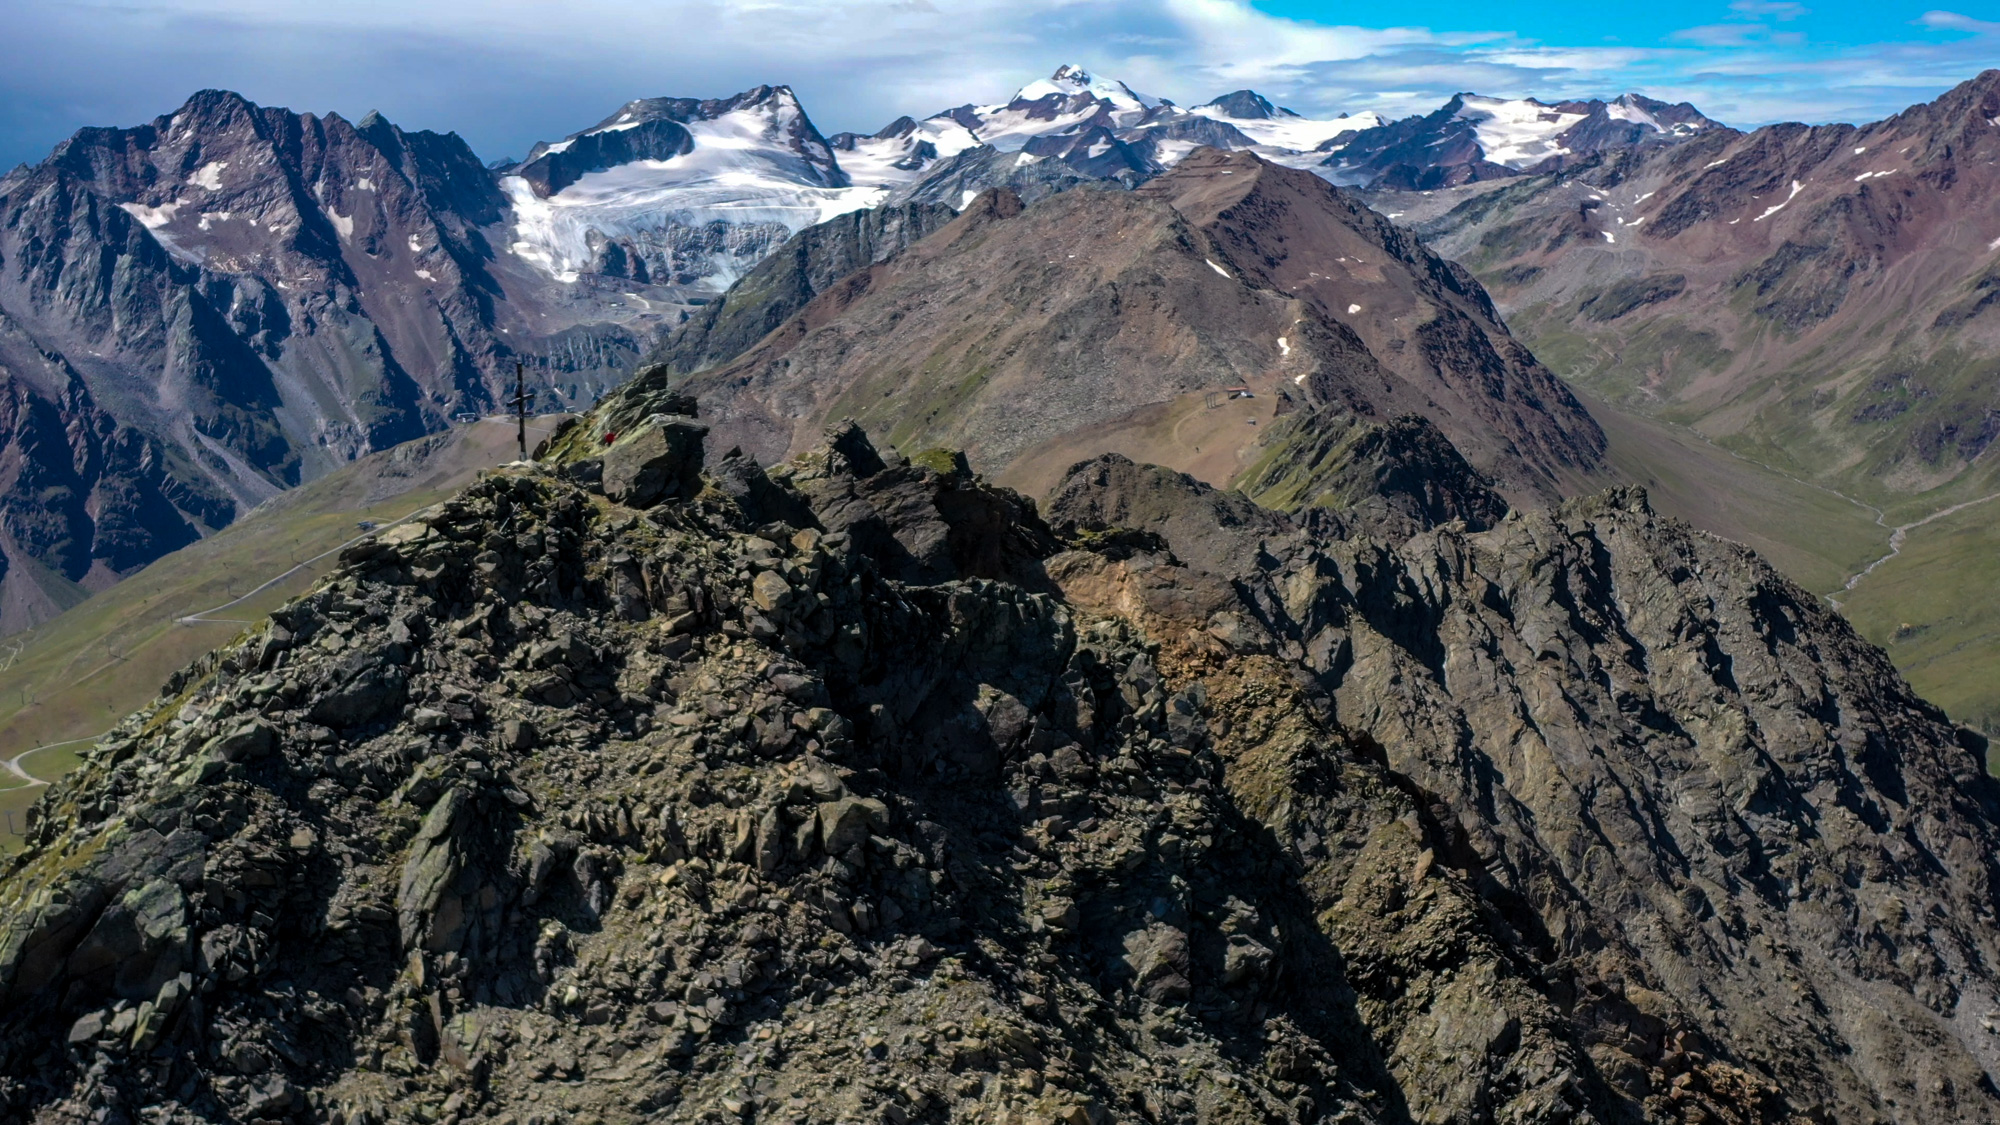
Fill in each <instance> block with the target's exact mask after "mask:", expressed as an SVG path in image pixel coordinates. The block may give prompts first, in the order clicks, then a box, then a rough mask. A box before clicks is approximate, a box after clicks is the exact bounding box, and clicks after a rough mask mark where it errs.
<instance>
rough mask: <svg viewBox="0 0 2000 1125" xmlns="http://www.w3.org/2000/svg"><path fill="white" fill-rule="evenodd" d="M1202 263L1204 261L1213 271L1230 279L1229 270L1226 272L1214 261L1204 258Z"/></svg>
mask: <svg viewBox="0 0 2000 1125" xmlns="http://www.w3.org/2000/svg"><path fill="white" fill-rule="evenodd" d="M1202 261H1204V262H1208V268H1209V269H1212V270H1214V271H1215V272H1216V273H1219V274H1221V275H1222V276H1224V277H1229V271H1228V270H1226V269H1223V268H1222V267H1221V266H1218V265H1216V264H1215V262H1214V261H1212V260H1210V259H1208V258H1203V259H1202ZM1230 280H1232V281H1233V280H1235V279H1234V278H1231V279H1230Z"/></svg>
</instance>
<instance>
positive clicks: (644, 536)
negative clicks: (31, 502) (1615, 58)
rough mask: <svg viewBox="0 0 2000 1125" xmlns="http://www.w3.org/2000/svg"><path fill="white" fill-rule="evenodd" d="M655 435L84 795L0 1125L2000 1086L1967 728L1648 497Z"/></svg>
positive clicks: (169, 702)
mask: <svg viewBox="0 0 2000 1125" xmlns="http://www.w3.org/2000/svg"><path fill="white" fill-rule="evenodd" d="M660 405H661V406H662V407H666V408H671V409H673V410H675V411H677V413H664V412H663V413H661V414H659V415H657V416H654V417H650V418H648V419H646V420H644V421H643V422H642V423H641V424H640V425H639V426H638V427H636V428H634V429H632V430H631V431H630V432H627V433H621V434H619V435H618V437H617V438H616V440H615V441H614V442H613V443H612V444H611V445H610V446H609V447H608V449H606V448H604V447H603V446H602V445H601V444H600V445H598V446H597V447H596V448H595V449H589V446H588V444H587V443H584V442H577V441H574V440H573V439H574V436H575V435H571V437H572V441H571V443H570V444H571V446H573V447H575V448H576V449H578V450H586V449H589V451H590V452H591V453H592V455H591V456H588V457H582V456H576V455H569V456H565V457H557V458H552V459H551V460H550V461H547V462H544V463H540V464H529V465H520V466H513V467H510V468H508V469H506V470H503V471H500V472H496V473H494V474H492V475H489V476H487V477H486V478H484V479H483V480H481V481H479V482H478V483H477V484H475V485H473V486H471V487H469V488H467V489H466V490H465V491H464V492H462V493H461V494H459V495H458V496H457V497H456V498H454V499H452V500H450V501H448V502H446V503H444V504H442V505H439V506H438V507H436V508H433V509H429V510H427V511H425V512H424V513H422V514H421V515H420V517H419V518H417V519H413V520H411V521H409V522H405V523H401V524H399V525H397V526H394V527H392V528H388V529H385V530H384V531H382V532H381V533H379V534H378V535H376V536H375V537H374V538H373V539H371V540H368V541H365V542H363V543H361V544H359V545H357V546H355V547H353V548H351V549H350V550H349V551H348V552H347V555H346V557H345V561H344V564H343V566H342V568H341V569H340V571H339V572H338V573H336V574H335V575H333V576H332V577H330V578H329V579H328V580H327V581H325V582H324V583H322V584H321V585H320V586H319V587H317V588H316V589H315V590H314V591H313V592H311V593H310V594H308V595H306V596H305V597H302V598H300V599H299V600H297V601H295V602H293V603H291V604H290V605H288V606H286V607H285V608H284V609H283V610H282V611H280V612H278V613H276V614H274V615H272V617H271V619H270V620H269V621H267V622H265V623H262V624H259V625H257V626H256V627H254V628H253V629H251V630H249V631H248V632H247V633H246V634H245V635H244V636H243V637H241V638H240V639H238V640H237V641H235V642H234V643H232V644H230V645H229V646H227V647H225V648H223V649H221V650H219V651H218V652H216V653H215V654H214V655H213V656H211V657H210V658H208V659H206V660H205V661H203V662H201V663H199V664H197V665H195V666H193V667H191V668H189V669H187V670H186V671H185V672H184V673H182V674H180V675H179V676H177V677H175V679H174V680H173V682H171V683H170V684H168V685H167V687H166V689H165V690H164V692H163V693H162V695H161V696H160V698H159V699H158V701H157V702H156V703H154V704H153V705H151V706H149V707H148V708H146V709H145V710H143V711H141V712H140V713H138V714H136V715H133V716H131V717H130V718H129V719H127V720H126V721H125V722H123V723H122V724H121V725H120V726H119V727H118V729H117V730H116V731H115V732H114V733H113V734H111V735H110V736H108V737H106V738H105V739H104V740H103V741H102V742H101V743H100V744H98V745H97V746H96V747H95V749H94V750H92V751H91V753H90V754H89V755H88V757H87V761H86V763H85V765H84V766H83V767H82V768H80V769H78V770H76V771H75V772H74V773H72V774H71V775H70V776H69V777H67V778H66V779H64V780H63V781H62V782H60V783H58V784H57V785H55V786H53V787H52V788H51V790H50V792H49V793H48V795H47V796H46V797H45V798H44V799H43V800H42V801H41V803H40V804H39V805H38V806H37V808H36V812H35V818H34V825H33V829H32V837H33V838H32V843H31V846H30V847H29V848H28V849H27V850H26V851H25V852H24V853H23V854H21V855H19V856H17V857H14V858H12V859H10V860H9V861H8V864H7V866H6V868H5V872H4V878H0V911H4V913H0V927H4V928H0V997H4V1000H0V1107H4V1109H0V1119H4V1120H6V1121H9V1122H25V1121H41V1122H56V1121H86V1120H88V1121H101V1122H113V1121H133V1120H139V1119H144V1120H147V1121H190V1122H191V1121H196V1120H200V1121H224V1120H249V1119H265V1120H298V1121H325V1122H335V1123H339V1125H361V1123H382V1122H388V1121H422V1122H427V1123H435V1122H465V1121H474V1120H493V1121H511V1122H515V1123H519V1125H536V1123H554V1122H572V1121H599V1122H624V1121H638V1120H641V1119H645V1120H686V1121H753V1120H754V1121H774V1122H779V1121H785V1122H835V1121H886V1122H893V1123H897V1125H903V1123H907V1122H911V1121H923V1122H937V1123H940V1125H942V1123H945V1122H970V1121H975V1120H976V1121H1010V1122H1011V1121H1021V1122H1028V1121H1039V1122H1058V1121H1059V1122H1066V1123H1070V1125H1091V1123H1095V1125H1102V1123H1104V1122H1110V1121H1119V1122H1124V1121H1148V1122H1155V1123H1165V1122H1180V1121H1231V1122H1235V1121H1244V1122H1250V1121H1268V1122H1309V1121H1310V1122H1320V1121H1328V1122H1332V1121H1339V1122H1407V1121H1515V1122H1539V1121H1547V1122H1557V1121H1562V1122H1579V1121H1596V1122H1614V1121H1615V1122H1628V1121H1661V1122H1668V1121H1671V1122H1685V1121H1723V1122H1753V1121H1799V1120H1816V1121H1866V1120H1894V1121H1985V1120H1991V1119H1994V1118H1996V1117H2000V1096H1996V1093H1995V1090H1994V1087H1993V1085H1992V1082H1991V1080H1990V1079H1989V1077H1988V1075H1989V1068H1990V1067H1991V1066H1992V1065H1993V1061H1994V1051H1995V1048H1994V1045H1993V1044H1994V1036H1993V1035H1992V1033H1991V1032H1989V1031H1987V1030H1986V1028H1987V1027H1989V1026H1992V1023H1991V1020H1990V1018H1989V1013H1993V1012H1994V1011H1995V1009H1996V999H1995V997H1994V995H1993V983H1992V975H1991V966H1992V965H1993V963H1994V960H1995V957H1996V954H2000V950H1996V948H1995V936H1994V929H1993V921H1994V918H1993V890H1992V884H1991V879H1990V864H1991V862H1992V860H1991V857H1992V856H1993V855H1994V854H1995V851H1996V846H2000V833H1996V825H1995V815H1996V804H1995V800H1994V789H1993V784H1994V783H1993V782H1992V781H1990V780H1988V779H1987V778H1986V777H1985V776H1984V774H1983V772H1982V770H1981V768H1980V763H1979V760H1978V757H1977V754H1976V752H1975V750H1976V748H1975V747H1972V746H1969V745H1961V742H1960V738H1961V736H1960V735H1959V734H1958V733H1957V732H1955V731H1954V729H1953V728H1952V727H1951V726H1950V725H1949V724H1948V723H1947V722H1946V721H1945V720H1944V718H1943V717H1942V716H1941V715H1940V714H1939V713H1938V712H1937V711H1936V710H1935V709H1934V708H1932V707H1929V706H1928V705H1926V704H1924V703H1923V702H1922V701H1920V700H1918V699H1917V698H1915V697H1914V696H1913V695H1911V694H1910V693H1909V691H1908V690H1907V688H1906V687H1905V686H1904V684H1903V682H1902V681H1901V680H1900V679H1899V678H1898V677H1897V676H1896V674H1895V672H1894V671H1893V670H1892V669H1891V668H1890V667H1889V665H1888V663H1887V662H1886V661H1885V660H1884V659H1883V657H1882V655H1881V653H1880V652H1878V651H1877V650H1875V649H1874V648H1872V647H1870V646H1868V645H1866V644H1864V643H1861V642H1859V641H1857V640H1856V639H1855V638H1854V636H1853V634H1852V633H1851V632H1850V631H1849V630H1848V628H1847V627H1846V626H1845V625H1844V624H1843V623H1842V622H1841V621H1840V620H1839V618H1837V617H1835V616H1834V615H1832V614H1831V613H1829V612H1828V611H1827V610H1825V609H1824V608H1822V607H1821V606H1820V605H1819V604H1818V603H1817V602H1816V601H1815V599H1813V598H1812V597H1811V596H1809V595H1807V594H1805V593H1804V592H1802V591H1800V590H1798V589H1797V588H1796V587H1793V586H1792V585H1790V584H1788V583H1787V582H1785V581H1784V580H1783V579H1781V578H1780V577H1779V576H1777V575H1776V574H1775V573H1774V572H1772V571H1771V570H1770V569H1769V568H1768V567H1766V566H1764V565H1763V564H1762V563H1761V562H1759V561H1758V560H1757V559H1756V558H1755V557H1753V556H1751V555H1750V554H1748V553H1747V552H1745V551H1744V550H1742V549H1741V548H1738V547H1735V546H1733V545H1731V544H1728V543H1725V542H1722V541H1719V540H1715V539H1712V538H1709V537H1706V536H1703V535H1701V534H1699V533H1695V532H1692V531H1690V530H1689V529H1687V528H1686V527H1685V526H1683V525H1680V524H1677V523H1673V522H1671V521H1667V520H1663V519H1661V518H1659V517H1656V516H1655V515H1653V514H1652V513H1651V512H1650V511H1649V510H1648V508H1647V506H1646V503H1645V500H1644V498H1643V496H1642V495H1641V494H1639V493H1637V492H1636V491H1614V492H1610V493H1606V494H1603V495H1600V496H1598V497H1595V498H1593V499H1588V500H1584V501H1579V502H1574V503H1571V504H1568V505H1565V506H1562V507H1560V508H1558V509H1555V510H1552V511H1546V512H1542V513H1538V514H1528V515H1521V514H1513V515H1506V516H1495V517H1493V518H1492V519H1491V520H1490V521H1487V522H1490V524H1491V526H1490V527H1488V528H1487V529H1486V530H1483V531H1473V530H1469V527H1470V526H1472V525H1471V524H1470V523H1468V521H1466V520H1464V519H1454V520H1453V521H1452V522H1449V523H1442V524H1438V523H1436V520H1435V519H1433V518H1430V516H1429V515H1427V512H1430V510H1429V509H1426V508H1424V507H1423V506H1421V505H1406V506H1403V507H1400V508H1398V509H1397V510H1396V512H1395V516H1396V518H1397V519H1399V520H1405V521H1414V522H1415V523H1417V524H1418V525H1423V524H1425V523H1430V524H1433V525H1434V526H1427V527H1426V526H1419V527H1418V529H1417V530H1416V531H1415V533H1414V534H1408V535H1404V534H1400V533H1399V534H1398V535H1396V536H1395V537H1394V539H1393V541H1385V540H1383V539H1378V538H1375V537H1372V536H1370V535H1368V534H1364V533H1357V532H1345V531H1342V530H1340V528H1339V526H1338V522H1339V521H1328V520H1323V519H1315V518H1310V517H1302V518H1300V519H1294V518H1293V517H1291V516H1288V515H1285V514H1282V513H1279V512H1276V511H1273V510H1269V509H1264V508H1259V507H1257V506H1255V505H1253V504H1251V503H1250V502H1248V501H1247V500H1245V499H1243V498H1242V497H1241V496H1240V495H1238V494H1234V493H1224V492H1217V491H1215V490H1213V489H1211V488H1209V487H1208V486H1205V485H1202V484H1200V483H1198V482H1196V481H1194V480H1193V479H1192V478H1190V477H1186V476H1183V475H1181V474H1177V473H1173V472H1170V471H1167V470H1163V469H1158V468H1153V467H1148V466H1142V465H1137V464H1135V463H1133V462H1131V461H1129V460H1127V459H1125V458H1123V457H1120V456H1117V455H1106V456H1102V457H1098V458H1095V459H1092V460H1089V461H1085V462H1083V463H1080V464H1078V465H1076V466H1075V467H1074V468H1073V469H1071V470H1070V471H1069V472H1068V473H1067V474H1065V475H1064V478H1063V479H1062V481H1061V482H1060V483H1059V484H1058V486H1057V488H1056V489H1055V490H1054V492H1053V493H1052V498H1051V500H1050V501H1049V502H1048V506H1047V511H1046V514H1038V513H1037V511H1036V509H1035V507H1034V506H1033V505H1032V504H1030V503H1029V502H1028V501H1026V500H1025V499H1023V498H1022V497H1020V496H1019V495H1017V494H1014V493H1011V492H1008V491H1006V490H1003V489H999V488H995V487H993V486H991V485H989V484H987V483H986V482H984V481H983V480H982V479H980V478H978V477H976V476H974V475H973V474H971V473H970V472H969V471H968V470H967V469H966V468H965V462H964V459H963V458H959V457H954V456H952V455H949V454H939V455H937V456H932V457H925V458H921V459H919V461H917V462H910V461H905V460H903V459H901V458H900V457H898V456H896V455H895V454H893V453H888V452H882V451H878V449H877V448H876V447H874V446H873V445H872V444H871V443H870V442H869V441H868V439H867V438H866V436H865V435H864V434H863V433H861V431H860V430H858V429H857V428H855V427H853V426H851V425H848V426H836V427H834V428H833V429H832V430H831V431H830V432H829V433H828V434H827V436H826V438H825V440H823V441H822V442H821V443H820V444H819V445H818V446H817V447H816V448H814V449H811V450H808V451H807V452H806V453H804V454H803V455H801V456H800V457H799V458H797V459H795V460H793V461H790V462H788V463H785V464H782V465H779V466H777V467H775V468H773V469H771V470H769V471H768V472H767V471H765V470H763V469H760V468H759V467H758V465H757V464H756V463H755V462H754V461H753V460H751V459H749V458H747V457H744V456H742V455H740V454H735V455H726V456H724V457H722V458H720V459H718V460H717V461H716V462H715V464H714V466H713V468H712V469H711V470H710V471H709V472H708V473H707V474H706V475H703V474H702V473H701V472H700V466H701V463H702V457H703V452H704V450H703V445H704V435H705V423H704V422H702V421H701V420H699V419H697V418H695V417H692V416H691V415H690V413H689V412H691V410H692V404H691V403H688V402H687V401H685V400H676V399H666V400H662V401H661V403H660ZM589 436H590V437H591V438H592V440H593V441H598V442H601V435H596V434H594V433H593V434H589ZM1391 437H1393V438H1394V440H1389V439H1387V438H1382V437H1381V436H1380V435H1377V436H1375V437H1368V438H1367V439H1366V440H1368V441H1375V442H1378V443H1386V445H1387V446H1389V447H1392V448H1391V453H1392V454H1393V453H1394V451H1395V450H1397V449H1405V450H1407V449H1416V448H1420V447H1422V446H1423V445H1424V444H1425V443H1426V442H1427V441H1428V440H1429V439H1428V438H1427V437H1426V436H1425V435H1424V434H1422V433H1420V432H1403V433H1401V435H1400V436H1396V435H1391ZM1397 456H1401V455H1400V454H1395V456H1390V455H1387V454H1385V458H1386V459H1385V460H1384V461H1383V462H1382V463H1383V464H1387V465H1393V464H1394V463H1395V461H1396V457H1397ZM1282 475H1283V474H1282V473H1279V476H1280V477H1282ZM1966 741H1968V742H1969V741H1970V739H1969V736H1968V737H1967V738H1966Z"/></svg>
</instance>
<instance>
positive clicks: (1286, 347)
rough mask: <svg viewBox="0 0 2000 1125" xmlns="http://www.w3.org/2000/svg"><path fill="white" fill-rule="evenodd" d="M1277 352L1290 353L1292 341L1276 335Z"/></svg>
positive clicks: (1280, 353) (1281, 353)
mask: <svg viewBox="0 0 2000 1125" xmlns="http://www.w3.org/2000/svg"><path fill="white" fill-rule="evenodd" d="M1278 354H1279V355H1290V354H1292V343H1291V341H1290V340H1287V339H1285V338H1284V337H1283V336H1280V337H1278Z"/></svg>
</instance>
